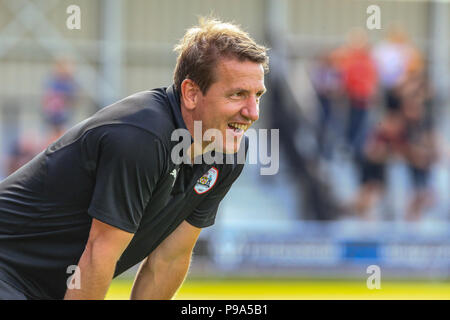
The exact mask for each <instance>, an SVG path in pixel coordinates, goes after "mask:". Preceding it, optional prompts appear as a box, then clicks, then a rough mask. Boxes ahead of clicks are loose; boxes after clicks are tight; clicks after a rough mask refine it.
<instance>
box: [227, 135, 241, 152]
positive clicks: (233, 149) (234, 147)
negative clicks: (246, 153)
mask: <svg viewBox="0 0 450 320" xmlns="http://www.w3.org/2000/svg"><path fill="white" fill-rule="evenodd" d="M241 140H242V138H241V139H239V140H238V141H237V142H234V143H230V144H226V145H225V150H224V151H225V152H224V153H225V154H233V153H237V152H238V151H239V148H240V146H241Z"/></svg>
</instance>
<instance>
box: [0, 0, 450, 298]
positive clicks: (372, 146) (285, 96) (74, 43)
mask: <svg viewBox="0 0 450 320" xmlns="http://www.w3.org/2000/svg"><path fill="white" fill-rule="evenodd" d="M372 5H376V7H375V8H374V7H373V6H372ZM74 6H75V7H74ZM371 6H372V7H371ZM77 14H79V15H78V17H79V22H80V24H79V25H77V23H76V22H77V21H76V19H77ZM210 14H213V15H214V16H216V17H217V18H219V19H221V20H224V21H232V22H235V23H237V24H239V25H241V26H242V27H243V28H244V29H245V30H246V31H248V32H249V33H250V35H251V36H252V37H254V39H255V40H256V41H257V42H259V43H261V44H264V45H266V46H268V47H270V59H271V60H270V68H271V71H270V73H269V74H268V75H267V76H266V87H267V89H268V93H267V94H266V95H265V96H264V98H263V99H262V102H261V114H260V120H259V121H258V122H259V123H258V124H257V127H258V128H263V129H279V137H280V139H279V150H280V155H279V171H278V172H277V174H275V175H261V174H260V172H261V171H260V169H261V167H265V165H255V164H248V165H247V166H246V167H245V169H244V171H243V173H242V175H241V177H240V178H239V179H238V181H237V182H236V183H235V185H234V187H233V188H232V189H231V191H230V192H229V194H228V195H227V197H226V198H225V199H224V200H223V202H222V204H221V206H220V209H219V213H218V216H217V220H216V224H215V225H214V226H212V227H209V228H207V229H205V230H203V231H202V234H201V236H200V239H199V242H198V244H197V246H196V248H195V252H194V259H193V263H192V266H191V270H190V274H189V277H188V280H187V281H186V283H185V285H184V286H183V287H182V288H181V290H180V291H179V293H178V295H177V297H178V298H180V299H197V298H199V299H215V298H218V299H239V298H245V299H258V298H267V299H309V298H312V299H315V298H319V299H324V298H325V299H327V298H338V299H343V298H354V299H359V298H361V299H365V298H383V299H386V298H405V299H408V298H420V299H426V298H444V299H449V298H450V284H449V280H450V197H449V194H450V193H449V190H450V126H449V125H448V124H449V123H450V122H449V121H450V94H449V92H450V40H449V39H450V2H449V1H431V0H430V1H425V0H424V1H406V0H403V1H400V0H397V1H376V3H375V1H364V0H339V1H338V0H246V1H239V0H229V1H219V0H190V1H186V0H164V1H162V0H133V1H120V0H103V1H101V0H70V1H66V0H40V1H38V0H35V1H33V0H29V1H27V0H22V1H21V0H0V75H1V77H0V150H1V154H0V179H3V178H4V177H6V176H7V175H9V174H10V173H12V172H13V171H14V170H16V169H17V168H18V167H20V166H21V165H23V164H24V163H26V162H27V161H28V160H30V159H31V158H32V157H33V156H34V155H35V154H37V153H38V152H40V151H41V150H42V149H44V148H45V147H46V146H47V145H48V144H49V143H50V142H52V141H53V140H55V139H57V138H58V137H59V136H60V135H61V134H62V133H64V132H65V130H67V129H68V128H69V127H71V126H72V125H74V124H75V123H77V122H79V121H81V120H83V119H84V118H86V117H88V116H90V115H92V114H93V113H94V112H96V111H97V110H99V109H101V108H102V107H104V106H107V105H108V104H110V103H112V102H114V101H116V100H118V99H121V98H123V97H125V96H127V95H130V94H132V93H135V92H137V91H142V90H148V89H152V88H156V87H162V86H169V85H171V83H172V75H173V69H174V66H175V60H176V55H175V53H174V52H173V47H174V45H175V44H176V43H177V41H178V39H180V38H181V37H182V36H183V34H184V32H185V31H186V29H187V28H189V27H191V26H193V25H195V24H197V22H198V17H199V16H202V15H210ZM271 143H278V142H277V141H272V142H271ZM370 265H377V266H379V267H380V270H381V289H380V290H369V289H368V288H367V286H366V280H367V278H368V277H369V276H370V273H367V267H368V266H370ZM135 271H136V268H132V269H131V270H130V271H129V272H126V273H125V274H124V275H122V276H121V277H119V278H118V279H116V280H114V282H113V285H112V287H111V289H110V293H109V296H108V297H109V298H111V299H126V298H127V297H128V296H129V289H130V287H131V284H132V279H133V276H134V273H135Z"/></svg>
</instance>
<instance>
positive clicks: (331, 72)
mask: <svg viewBox="0 0 450 320" xmlns="http://www.w3.org/2000/svg"><path fill="white" fill-rule="evenodd" d="M311 82H312V84H313V86H314V89H315V90H316V93H317V100H318V103H319V109H320V116H319V127H318V144H319V149H320V150H319V152H320V154H321V155H322V156H324V157H325V158H327V159H329V158H330V157H331V152H332V150H331V149H332V144H330V143H329V141H328V140H329V136H330V132H329V131H330V130H333V128H334V125H333V122H334V121H333V118H334V116H333V115H334V113H335V110H334V109H335V108H336V105H337V103H336V100H337V98H338V96H339V94H340V92H341V86H340V84H341V78H340V74H339V71H338V68H337V67H336V65H335V62H334V59H333V57H332V54H331V53H330V52H325V53H323V54H322V55H320V56H318V57H317V58H316V60H315V63H314V65H313V68H312V70H311ZM332 133H333V135H335V134H336V132H335V130H333V132H332Z"/></svg>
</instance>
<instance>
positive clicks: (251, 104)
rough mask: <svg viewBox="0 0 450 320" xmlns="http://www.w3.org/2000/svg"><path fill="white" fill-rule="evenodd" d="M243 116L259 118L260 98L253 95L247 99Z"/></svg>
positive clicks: (252, 119) (242, 111) (252, 118)
mask: <svg viewBox="0 0 450 320" xmlns="http://www.w3.org/2000/svg"><path fill="white" fill-rule="evenodd" d="M241 114H242V116H244V117H245V118H247V119H248V120H251V121H256V120H258V119H259V99H258V98H257V97H256V96H251V97H249V98H248V99H247V103H246V104H245V107H244V108H242V110H241Z"/></svg>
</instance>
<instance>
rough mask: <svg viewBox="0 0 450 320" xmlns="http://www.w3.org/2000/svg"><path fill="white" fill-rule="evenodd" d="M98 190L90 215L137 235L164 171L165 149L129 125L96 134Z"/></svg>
mask: <svg viewBox="0 0 450 320" xmlns="http://www.w3.org/2000/svg"><path fill="white" fill-rule="evenodd" d="M97 139H98V148H97V149H98V151H97V166H96V172H95V187H94V192H93V196H92V199H91V203H90V206H89V209H88V214H89V215H90V216H92V217H93V218H96V219H98V220H100V221H102V222H104V223H107V224H109V225H112V226H114V227H117V228H119V229H122V230H124V231H127V232H130V233H135V232H136V231H137V229H138V227H139V223H140V221H141V218H142V215H143V213H144V211H145V207H146V206H147V204H148V202H149V200H150V198H151V196H152V193H153V191H154V188H155V186H156V184H157V182H158V179H159V177H160V176H161V173H162V172H163V170H164V163H166V161H165V159H164V154H165V153H164V148H163V146H162V144H161V142H160V140H159V139H158V138H157V137H155V136H154V135H152V134H151V133H149V132H147V131H145V130H143V129H140V128H137V127H133V126H128V125H112V126H107V129H106V130H103V132H101V134H97Z"/></svg>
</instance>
